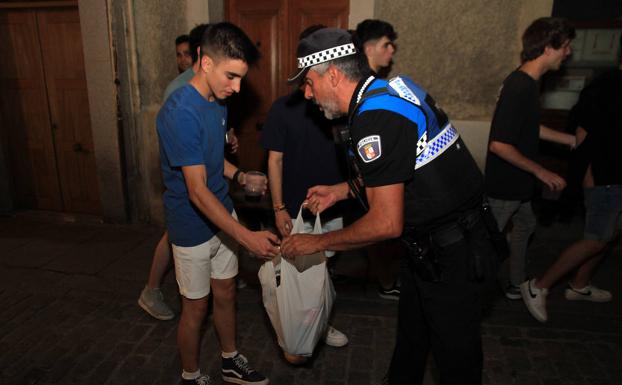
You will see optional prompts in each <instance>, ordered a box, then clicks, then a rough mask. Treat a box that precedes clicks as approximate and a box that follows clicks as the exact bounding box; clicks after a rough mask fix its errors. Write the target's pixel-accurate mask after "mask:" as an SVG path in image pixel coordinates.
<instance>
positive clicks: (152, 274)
mask: <svg viewBox="0 0 622 385" xmlns="http://www.w3.org/2000/svg"><path fill="white" fill-rule="evenodd" d="M170 263H171V248H170V245H169V241H168V232H165V233H164V235H162V238H160V242H158V245H157V246H156V248H155V251H154V253H153V261H152V262H151V270H150V271H149V279H148V280H147V287H148V288H150V289H157V288H159V287H160V285H161V284H162V278H163V277H164V274H165V273H166V271H167V270H168V268H169V266H170Z"/></svg>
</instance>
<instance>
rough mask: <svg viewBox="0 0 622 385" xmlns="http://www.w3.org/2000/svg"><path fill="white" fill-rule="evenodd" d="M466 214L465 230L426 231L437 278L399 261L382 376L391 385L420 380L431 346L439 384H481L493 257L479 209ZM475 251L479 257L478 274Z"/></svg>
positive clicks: (408, 383)
mask: <svg viewBox="0 0 622 385" xmlns="http://www.w3.org/2000/svg"><path fill="white" fill-rule="evenodd" d="M471 219H472V220H471V221H470V222H471V223H469V224H468V226H469V228H468V230H465V229H464V228H463V227H462V226H460V225H458V224H456V225H454V226H450V228H449V230H448V231H445V230H443V231H441V232H440V233H438V234H435V233H431V234H426V237H428V238H429V239H430V242H431V245H430V246H431V249H432V250H433V251H432V252H433V253H434V260H435V263H436V264H438V268H439V275H438V279H434V280H431V279H430V278H429V277H422V276H423V274H418V273H417V271H416V269H413V268H412V264H411V263H409V262H410V261H409V260H408V258H407V259H406V260H404V261H403V263H402V268H401V273H400V276H401V281H402V286H401V294H400V300H399V314H398V327H397V336H396V345H395V350H394V352H393V357H392V360H391V365H390V368H389V373H388V376H387V377H388V383H389V384H391V385H413V384H421V383H422V381H423V376H424V373H425V370H426V363H427V359H428V355H429V353H430V352H432V355H433V357H434V359H435V363H436V367H437V368H438V373H439V380H440V384H441V385H458V384H459V385H479V384H481V381H482V362H483V357H482V344H481V331H480V322H481V318H482V312H483V310H484V307H485V305H486V302H487V300H488V298H489V296H488V294H489V293H490V292H489V290H491V288H492V285H493V282H494V279H495V276H496V267H497V266H498V260H497V256H496V253H495V251H494V250H493V247H492V244H491V243H490V239H489V238H490V237H489V235H488V231H487V229H486V228H485V226H484V224H483V222H482V221H481V216H480V215H479V212H478V211H477V212H475V214H473V213H472V218H471ZM437 235H439V236H437ZM474 254H477V255H478V256H479V258H480V260H479V263H483V265H481V266H478V269H479V273H478V274H477V275H478V276H477V277H476V276H475V275H474V268H473V256H474ZM482 266H483V268H482ZM482 273H483V274H482Z"/></svg>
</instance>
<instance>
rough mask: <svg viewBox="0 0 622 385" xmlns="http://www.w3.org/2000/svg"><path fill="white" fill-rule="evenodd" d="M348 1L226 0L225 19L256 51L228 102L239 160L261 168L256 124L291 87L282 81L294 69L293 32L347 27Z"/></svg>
mask: <svg viewBox="0 0 622 385" xmlns="http://www.w3.org/2000/svg"><path fill="white" fill-rule="evenodd" d="M348 14H349V0H228V1H226V2H225V18H226V19H227V20H229V21H231V22H232V23H234V24H236V25H238V26H239V27H240V28H242V30H244V32H246V33H247V34H248V36H249V37H250V38H251V40H252V41H253V42H255V45H256V46H257V48H259V51H260V52H261V59H260V61H259V63H258V64H257V65H256V66H254V67H252V68H250V69H249V71H248V74H247V76H246V78H245V80H244V84H243V85H242V90H241V92H240V94H239V95H237V96H236V97H235V99H234V100H233V101H232V106H231V108H230V111H231V113H230V123H231V125H232V126H233V127H234V128H235V129H236V132H237V133H238V138H239V142H240V149H241V151H240V154H239V164H240V167H241V168H243V169H246V170H265V167H266V154H265V151H264V150H263V148H262V147H261V143H260V138H261V129H262V127H263V122H264V120H265V118H266V115H267V114H268V110H269V109H270V106H271V105H272V102H273V101H274V100H276V99H277V98H278V97H280V96H283V95H285V94H287V93H288V92H290V91H292V89H291V88H290V87H289V86H288V85H287V83H286V80H287V78H288V77H289V75H291V74H292V73H293V72H294V70H295V68H296V56H295V55H296V47H297V45H298V35H299V34H300V32H302V31H303V30H304V29H305V28H307V27H309V26H311V25H314V24H324V25H326V26H328V27H337V28H347V26H348Z"/></svg>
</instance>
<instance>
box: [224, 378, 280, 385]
mask: <svg viewBox="0 0 622 385" xmlns="http://www.w3.org/2000/svg"><path fill="white" fill-rule="evenodd" d="M222 380H223V381H224V382H229V383H232V384H241V385H268V384H269V383H270V380H269V379H267V378H266V379H265V380H263V381H255V382H248V381H244V380H242V379H240V378H235V377H225V376H222Z"/></svg>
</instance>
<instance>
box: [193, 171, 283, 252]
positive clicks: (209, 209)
mask: <svg viewBox="0 0 622 385" xmlns="http://www.w3.org/2000/svg"><path fill="white" fill-rule="evenodd" d="M225 168H227V167H225ZM229 171H230V170H229ZM182 172H183V174H184V179H185V181H186V187H187V189H188V196H189V198H190V201H191V202H192V203H193V204H194V205H195V206H196V207H197V208H198V209H199V210H200V211H201V212H202V213H203V214H204V215H205V216H206V217H207V218H208V219H209V220H210V221H211V222H212V223H213V224H215V225H216V226H217V227H218V228H219V229H221V230H222V231H224V232H225V233H226V234H228V235H230V236H231V237H232V238H233V239H235V240H236V241H238V242H239V243H240V244H241V245H242V246H244V247H245V248H247V249H248V250H250V251H251V252H253V253H255V254H257V255H259V256H262V257H264V258H272V257H275V256H276V255H277V251H278V250H277V249H276V247H275V246H274V245H273V244H278V243H279V240H278V238H277V236H276V235H274V234H272V233H270V232H268V231H261V232H252V231H250V230H248V229H247V228H246V227H244V226H242V225H241V224H240V223H239V222H238V221H236V220H235V219H234V218H233V217H232V216H231V214H230V213H229V212H228V211H227V209H226V208H225V207H224V206H223V205H222V203H221V202H220V201H219V200H218V198H216V196H215V195H214V194H213V193H212V192H211V191H210V190H209V189H208V188H207V185H206V182H207V174H206V171H205V166H203V165H194V166H183V167H182Z"/></svg>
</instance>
